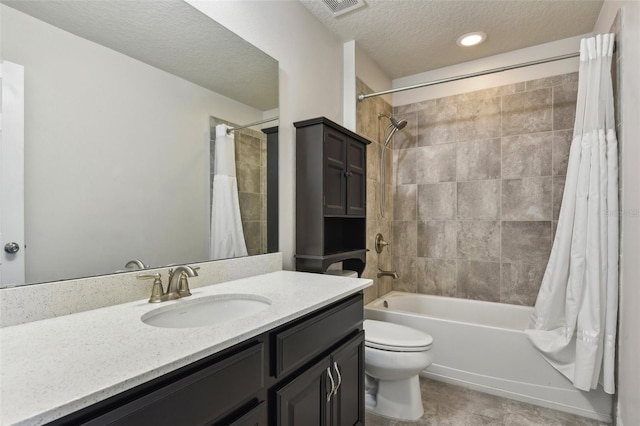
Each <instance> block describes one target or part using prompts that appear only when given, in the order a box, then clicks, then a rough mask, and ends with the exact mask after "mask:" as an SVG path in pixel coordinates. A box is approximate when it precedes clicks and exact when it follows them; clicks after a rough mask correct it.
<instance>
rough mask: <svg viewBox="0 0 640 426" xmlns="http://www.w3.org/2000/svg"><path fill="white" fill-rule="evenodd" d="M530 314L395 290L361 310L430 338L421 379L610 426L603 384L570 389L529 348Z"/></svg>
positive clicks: (609, 402) (495, 305) (522, 308)
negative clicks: (589, 388)
mask: <svg viewBox="0 0 640 426" xmlns="http://www.w3.org/2000/svg"><path fill="white" fill-rule="evenodd" d="M385 302H386V303H387V305H388V307H385V306H384V304H385ZM532 313H533V308H531V307H527V306H517V305H507V304H504V303H492V302H482V301H476V300H467V299H456V298H451V297H440V296H429V295H424V294H413V293H403V292H398V291H393V292H391V293H388V294H386V295H385V296H383V297H381V298H379V299H376V300H374V301H373V302H371V303H369V304H368V305H366V306H365V317H366V318H368V319H376V320H382V321H389V322H394V323H398V324H404V325H407V326H410V327H413V328H416V329H419V330H423V331H425V332H427V333H429V334H430V335H431V336H432V337H433V347H432V349H431V350H432V351H433V364H432V365H431V366H430V367H429V368H427V369H426V370H425V371H424V372H423V373H422V374H423V375H424V376H425V377H429V378H431V379H434V380H440V381H443V382H447V383H453V384H458V385H462V386H466V387H469V388H472V389H475V390H479V391H483V392H486V393H490V394H494V395H499V396H503V397H507V398H511V399H515V400H518V401H523V402H528V403H530V404H535V405H539V406H543V407H548V408H553V409H556V410H561V411H565V412H569V413H573V414H578V415H581V416H585V417H590V418H593V419H597V420H601V421H605V422H611V420H612V419H611V409H612V397H611V395H608V394H606V393H605V392H604V391H603V390H602V388H601V387H598V389H596V390H593V391H591V392H583V391H580V390H578V389H576V388H574V387H573V385H572V384H571V382H570V381H569V380H567V379H566V378H565V377H564V376H563V375H562V374H560V373H559V372H557V371H556V370H555V369H554V368H553V367H552V366H551V365H550V364H548V363H547V362H546V361H545V360H544V358H543V357H542V356H541V355H540V354H539V353H538V352H537V351H536V350H535V349H534V348H533V346H531V344H530V343H529V340H528V339H527V337H526V335H525V334H524V332H523V330H524V329H525V327H526V326H527V324H528V322H529V317H530V316H531V314H532Z"/></svg>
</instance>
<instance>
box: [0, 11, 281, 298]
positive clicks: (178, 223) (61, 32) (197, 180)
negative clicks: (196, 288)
mask: <svg viewBox="0 0 640 426" xmlns="http://www.w3.org/2000/svg"><path fill="white" fill-rule="evenodd" d="M0 7H1V8H2V9H1V11H0V12H1V13H0V18H1V20H2V22H1V24H2V25H1V31H2V34H1V43H2V45H1V50H0V52H1V59H2V60H3V61H4V63H6V62H9V63H13V64H18V65H20V66H21V67H23V69H24V142H23V152H24V186H25V188H24V243H23V244H24V250H21V251H20V252H19V253H20V254H21V256H14V257H13V258H12V257H11V256H5V257H4V258H3V262H2V268H3V270H2V272H3V273H2V276H3V282H2V285H3V286H6V285H13V284H18V285H19V284H23V283H39V282H46V281H56V280H63V279H71V278H79V277H86V276H93V275H102V274H109V273H115V272H118V271H125V270H133V269H137V268H139V267H140V266H142V265H144V266H148V267H158V266H164V265H169V264H174V263H195V262H202V261H207V260H211V259H214V257H212V254H211V253H212V244H211V227H212V225H211V223H212V222H211V212H212V211H213V212H222V211H226V210H225V209H227V207H228V206H227V205H225V204H221V203H219V204H218V205H216V204H214V203H212V201H213V200H212V198H215V196H213V195H212V189H211V188H212V186H213V184H212V176H214V175H215V174H216V170H214V167H213V164H214V163H215V151H216V150H215V147H216V143H217V141H216V138H215V133H214V129H215V125H217V124H220V123H227V124H230V125H232V126H236V127H237V126H243V125H244V124H247V123H254V122H258V121H264V120H265V119H269V118H271V117H276V116H277V114H278V110H277V108H278V99H277V93H278V63H277V61H275V60H274V59H273V58H271V57H269V56H268V55H266V54H265V53H263V52H261V51H260V50H258V49H257V48H255V47H254V46H252V45H250V44H249V43H247V42H246V41H244V40H242V39H241V38H239V37H238V36H236V35H235V34H233V33H231V32H230V31H228V30H227V29H226V28H224V27H222V26H221V25H219V24H217V23H216V22H215V21H213V20H211V19H210V18H209V17H207V16H205V15H203V14H202V13H201V12H199V11H197V10H196V9H194V8H193V7H191V6H190V5H188V4H186V3H184V2H183V1H177V0H171V1H161V2H149V1H85V0H81V1H46V2H26V1H3V2H2V4H1V5H0ZM3 78H4V76H3ZM5 80H6V78H4V79H3V85H4V84H5ZM277 123H278V122H277V121H271V122H268V123H265V124H263V125H261V126H258V127H254V128H253V129H242V130H240V129H239V130H236V131H234V132H232V134H235V150H234V154H235V157H236V158H235V160H236V164H237V167H236V169H237V170H238V173H237V186H238V190H239V191H240V195H239V197H237V198H239V200H238V201H239V207H240V209H241V212H240V213H241V221H242V224H243V225H244V226H245V228H246V229H245V231H244V233H245V235H246V240H247V241H246V242H247V244H246V245H247V253H248V254H260V253H264V252H265V251H266V250H267V244H266V235H267V229H266V212H265V210H266V205H267V203H268V201H267V195H266V192H267V187H266V174H267V169H268V168H269V167H270V166H271V164H269V165H268V166H269V167H268V166H267V164H266V158H267V155H266V150H267V148H266V146H267V142H266V136H265V135H264V134H263V133H262V132H261V131H260V128H261V127H262V128H264V127H273V126H276V125H277ZM5 133H7V132H5V129H3V134H5ZM5 142H6V141H5V139H3V141H2V143H3V144H5ZM254 144H255V146H253V145H254ZM3 161H4V159H3ZM3 208H5V206H3ZM2 244H3V245H4V244H5V241H3V242H2ZM270 246H271V244H270ZM220 257H229V256H218V257H217V258H220ZM133 260H138V261H139V262H131V261H133ZM11 261H16V262H15V263H18V264H19V263H20V262H22V265H23V266H22V268H23V274H24V282H23V283H21V282H16V281H17V280H13V281H12V282H7V281H6V280H5V277H6V276H8V275H7V274H5V269H4V268H5V267H8V266H11V265H10V264H11ZM126 265H129V266H128V267H127V266H126ZM17 269H20V266H18V267H17Z"/></svg>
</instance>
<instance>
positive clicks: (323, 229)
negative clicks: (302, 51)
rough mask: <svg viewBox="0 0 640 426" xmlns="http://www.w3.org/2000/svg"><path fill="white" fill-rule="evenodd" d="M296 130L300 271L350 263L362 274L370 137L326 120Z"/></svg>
mask: <svg viewBox="0 0 640 426" xmlns="http://www.w3.org/2000/svg"><path fill="white" fill-rule="evenodd" d="M294 126H295V127H296V269H297V270H299V271H307V272H325V271H326V270H327V268H328V267H329V265H331V264H332V263H335V262H339V261H342V262H344V269H351V270H355V271H357V272H358V275H361V274H362V271H363V270H364V265H365V257H366V256H365V255H366V248H365V243H366V211H367V209H366V205H367V197H366V195H367V190H366V183H367V166H366V164H367V155H366V148H367V145H368V144H369V143H370V142H369V141H368V140H367V139H365V138H363V137H362V136H360V135H358V134H357V133H354V132H352V131H350V130H348V129H345V128H344V127H342V126H340V125H339V124H336V123H334V122H333V121H331V120H329V119H327V118H324V117H319V118H314V119H311V120H305V121H300V122H297V123H294Z"/></svg>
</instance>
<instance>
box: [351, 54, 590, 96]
mask: <svg viewBox="0 0 640 426" xmlns="http://www.w3.org/2000/svg"><path fill="white" fill-rule="evenodd" d="M578 56H580V52H577V53H569V54H567V55H561V56H554V57H552V58H546V59H539V60H537V61H529V62H523V63H521V64H515V65H507V66H504V67H499V68H493V69H490V70H485V71H478V72H472V73H470V74H463V75H458V76H455V77H448V78H441V79H440V80H433V81H428V82H426V83H419V84H414V85H412V86H406V87H399V88H397V89H389V90H384V91H382V92H375V93H369V94H366V95H365V94H364V93H360V94H359V95H358V102H362V101H364V100H365V99H367V98H372V97H374V96H381V95H388V94H390V93H396V92H403V91H405V90H413V89H419V88H421V87H428V86H434V85H436V84H441V83H448V82H450V81H458V80H464V79H465V78H471V77H479V76H482V75H488V74H494V73H497V72H503V71H509V70H514V69H517V68H524V67H529V66H531V65H538V64H546V63H547V62H554V61H561V60H562V59H569V58H576V57H578Z"/></svg>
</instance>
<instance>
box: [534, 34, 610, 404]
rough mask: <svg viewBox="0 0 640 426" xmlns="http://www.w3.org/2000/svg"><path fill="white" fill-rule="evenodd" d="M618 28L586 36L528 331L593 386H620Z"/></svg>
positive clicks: (575, 378) (577, 382) (568, 371)
mask: <svg viewBox="0 0 640 426" xmlns="http://www.w3.org/2000/svg"><path fill="white" fill-rule="evenodd" d="M613 41H614V39H613V34H605V35H598V36H596V37H592V38H588V39H583V40H582V42H581V45H580V72H579V80H578V101H577V108H576V121H575V126H574V133H573V140H572V142H571V149H570V153H569V165H568V168H567V177H566V183H565V188H564V195H563V198H562V208H561V210H560V217H559V220H558V228H557V231H556V236H555V240H554V242H553V249H552V250H551V257H550V259H549V264H548V265H547V269H546V271H545V274H544V278H543V280H542V285H541V287H540V292H539V293H538V299H537V301H536V306H535V313H534V315H533V316H532V319H531V324H530V326H529V329H528V330H526V333H527V336H528V337H529V339H530V340H531V342H532V343H533V345H534V346H535V347H536V348H537V349H538V350H540V352H541V353H542V355H543V356H544V357H545V359H546V360H547V361H548V362H549V363H550V364H551V365H553V366H554V367H555V368H556V369H558V370H559V371H560V372H561V373H562V374H564V375H565V376H566V377H567V378H568V379H569V380H571V381H572V382H573V384H574V386H575V387H576V388H578V389H581V390H585V391H588V390H590V389H593V388H595V387H596V386H597V385H598V381H599V379H601V382H602V385H603V387H604V390H605V392H607V393H614V392H615V383H614V361H615V336H616V320H617V310H618V147H617V145H618V143H617V140H616V133H615V123H614V114H613V90H612V83H611V57H612V54H613Z"/></svg>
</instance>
